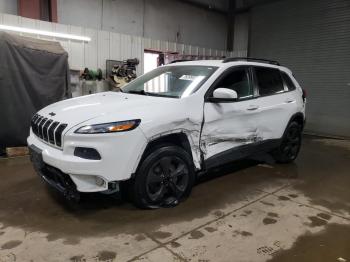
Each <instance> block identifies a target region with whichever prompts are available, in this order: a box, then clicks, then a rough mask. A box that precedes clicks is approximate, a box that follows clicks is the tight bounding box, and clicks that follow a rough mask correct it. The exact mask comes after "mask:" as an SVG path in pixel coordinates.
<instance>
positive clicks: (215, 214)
mask: <svg viewBox="0 0 350 262" xmlns="http://www.w3.org/2000/svg"><path fill="white" fill-rule="evenodd" d="M223 215H224V212H222V211H220V210H217V211H215V212H214V216H216V217H222V216H223Z"/></svg>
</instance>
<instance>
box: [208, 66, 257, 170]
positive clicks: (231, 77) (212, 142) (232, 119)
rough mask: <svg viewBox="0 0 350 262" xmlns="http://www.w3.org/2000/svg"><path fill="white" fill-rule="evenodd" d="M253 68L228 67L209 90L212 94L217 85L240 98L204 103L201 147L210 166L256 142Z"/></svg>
mask: <svg viewBox="0 0 350 262" xmlns="http://www.w3.org/2000/svg"><path fill="white" fill-rule="evenodd" d="M250 71H251V69H250V67H233V68H231V69H228V70H227V71H226V72H224V73H223V74H222V76H221V77H220V78H219V79H218V80H217V81H216V82H215V83H214V84H213V86H212V87H211V88H210V89H209V90H208V93H207V94H206V97H210V96H212V93H213V91H214V90H215V89H217V88H229V89H232V90H235V91H236V92H237V95H238V100H237V101H234V102H228V103H227V102H226V103H213V102H209V101H206V102H205V103H204V123H203V128H202V134H201V150H202V152H203V156H204V160H206V164H207V166H212V165H216V164H220V162H228V161H231V160H233V159H237V158H240V157H241V156H242V155H241V153H242V151H241V150H235V149H237V148H240V147H241V146H245V145H249V144H252V143H254V142H256V141H257V139H258V136H257V121H258V118H259V110H258V108H257V105H256V103H255V102H256V92H255V90H254V86H253V83H252V79H251V74H250Z"/></svg>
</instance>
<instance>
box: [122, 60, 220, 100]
mask: <svg viewBox="0 0 350 262" xmlns="http://www.w3.org/2000/svg"><path fill="white" fill-rule="evenodd" d="M216 69H217V67H208V66H165V67H159V68H156V69H154V70H152V71H151V72H148V73H147V74H144V75H142V76H140V77H139V78H136V79H135V80H134V81H132V82H131V83H129V84H127V85H126V86H124V87H122V92H125V93H132V94H140V95H151V96H163V97H175V98H181V97H186V96H189V95H190V94H192V93H194V92H196V91H197V90H198V89H199V88H200V87H201V85H202V84H203V83H204V82H205V81H206V80H207V79H208V78H209V77H210V76H211V75H212V74H213V73H214V72H215V70H216Z"/></svg>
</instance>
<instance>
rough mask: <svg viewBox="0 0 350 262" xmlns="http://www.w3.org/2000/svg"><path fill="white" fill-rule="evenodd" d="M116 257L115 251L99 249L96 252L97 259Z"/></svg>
mask: <svg viewBox="0 0 350 262" xmlns="http://www.w3.org/2000/svg"><path fill="white" fill-rule="evenodd" d="M116 257H117V253H115V252H112V251H106V250H103V251H100V252H99V253H98V254H97V259H98V261H113V260H114V259H115V258H116Z"/></svg>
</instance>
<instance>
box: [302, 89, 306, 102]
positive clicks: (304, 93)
mask: <svg viewBox="0 0 350 262" xmlns="http://www.w3.org/2000/svg"><path fill="white" fill-rule="evenodd" d="M302 90H303V95H302V97H303V101H304V102H305V99H306V90H305V89H304V88H303V89H302Z"/></svg>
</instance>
